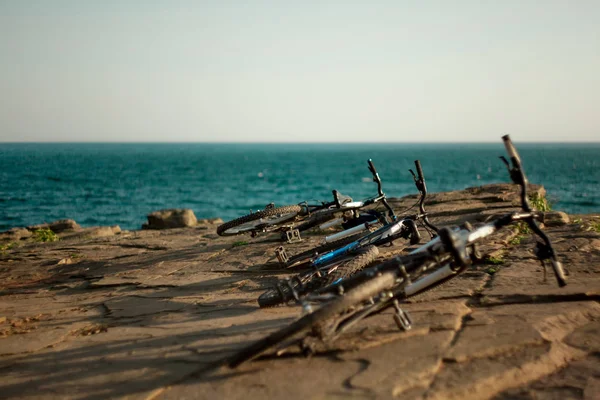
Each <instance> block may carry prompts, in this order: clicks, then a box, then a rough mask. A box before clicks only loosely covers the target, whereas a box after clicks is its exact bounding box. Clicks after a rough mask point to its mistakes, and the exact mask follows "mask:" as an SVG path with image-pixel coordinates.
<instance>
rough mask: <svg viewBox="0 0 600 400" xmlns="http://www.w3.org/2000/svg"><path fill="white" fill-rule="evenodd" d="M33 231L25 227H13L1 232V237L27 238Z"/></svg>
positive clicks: (10, 238) (11, 238)
mask: <svg viewBox="0 0 600 400" xmlns="http://www.w3.org/2000/svg"><path fill="white" fill-rule="evenodd" d="M31 235H32V233H31V232H30V231H29V230H27V229H25V228H12V229H9V230H7V231H6V232H2V233H1V234H0V238H2V239H7V240H21V239H27V238H28V237H30V236H31Z"/></svg>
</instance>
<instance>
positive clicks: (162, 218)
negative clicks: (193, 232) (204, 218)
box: [142, 208, 198, 229]
mask: <svg viewBox="0 0 600 400" xmlns="http://www.w3.org/2000/svg"><path fill="white" fill-rule="evenodd" d="M197 223H198V220H197V219H196V215H194V212H193V211H192V210H190V209H188V208H184V209H169V210H160V211H155V212H153V213H151V214H148V223H147V224H144V225H142V229H171V228H185V227H188V226H196V224H197Z"/></svg>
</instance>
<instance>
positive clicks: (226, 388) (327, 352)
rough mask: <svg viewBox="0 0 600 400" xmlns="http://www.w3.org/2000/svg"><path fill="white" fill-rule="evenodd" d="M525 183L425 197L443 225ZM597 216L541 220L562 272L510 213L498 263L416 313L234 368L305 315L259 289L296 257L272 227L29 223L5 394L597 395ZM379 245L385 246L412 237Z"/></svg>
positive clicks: (0, 374)
mask: <svg viewBox="0 0 600 400" xmlns="http://www.w3.org/2000/svg"><path fill="white" fill-rule="evenodd" d="M514 190H515V189H514V188H513V187H511V186H509V185H490V186H486V187H482V188H472V189H467V190H465V191H459V192H451V193H438V194H433V195H431V196H429V197H428V210H429V211H431V219H432V221H433V222H434V223H436V224H438V225H440V226H444V225H451V224H456V223H459V222H461V221H463V220H471V221H482V220H484V219H485V218H489V217H491V216H493V215H495V214H498V213H503V212H507V211H510V210H512V209H514V208H513V204H517V203H516V201H517V196H516V192H515V191H514ZM538 190H540V191H542V190H543V189H540V188H538ZM415 199H416V196H409V197H405V198H402V199H398V200H395V201H394V202H393V206H394V208H395V209H397V210H402V209H404V208H406V207H407V206H409V205H412V204H413V203H414V202H415ZM598 222H600V219H596V218H595V217H594V216H589V215H588V216H571V221H570V222H569V223H567V224H563V225H561V226H557V227H546V228H545V229H546V231H547V233H548V234H549V235H550V237H551V239H552V241H553V243H554V244H555V245H556V249H557V251H558V252H559V254H560V258H561V260H562V261H563V262H564V265H565V266H566V267H567V268H568V270H569V272H570V276H569V284H568V286H567V287H565V288H558V287H557V285H556V283H555V280H554V276H553V274H552V273H551V270H549V271H548V277H547V280H546V281H544V274H543V270H542V268H541V267H540V264H539V263H538V262H537V260H536V259H535V258H534V256H533V253H532V249H533V247H534V243H535V242H534V239H533V238H532V237H531V236H530V235H521V234H520V233H518V232H517V231H516V230H515V229H507V230H505V231H503V232H502V233H501V234H499V235H497V236H495V237H494V239H493V240H491V241H489V242H486V245H485V246H483V248H482V250H484V251H486V252H492V255H493V257H492V258H491V259H490V262H492V261H494V260H495V262H497V263H499V264H495V265H492V264H481V265H477V266H474V267H473V268H472V269H470V270H469V271H467V272H466V273H464V274H463V275H462V276H461V277H459V278H457V279H455V280H453V281H451V282H449V283H448V284H447V285H445V286H442V287H440V288H439V289H437V290H434V291H430V292H427V293H425V294H423V295H421V296H420V297H417V298H415V299H413V300H412V301H411V302H409V303H407V304H406V305H405V308H406V309H407V310H408V311H409V312H410V313H411V315H412V317H413V319H414V324H415V325H414V328H413V329H412V330H411V331H409V332H400V331H399V330H398V329H397V328H396V326H395V324H394V322H393V320H392V318H391V314H390V313H389V312H387V313H383V314H381V315H378V316H376V317H373V318H370V319H368V320H365V321H363V322H362V323H360V324H358V326H356V328H355V329H354V330H352V331H350V332H348V333H346V334H345V335H344V336H343V337H342V338H340V339H339V340H337V341H335V342H334V343H331V344H327V345H324V346H323V348H322V351H320V352H319V353H318V354H317V355H315V356H313V357H311V358H304V357H303V356H301V355H298V354H295V353H294V352H291V353H289V354H287V355H284V356H281V357H276V356H274V355H267V356H266V357H263V358H261V359H259V360H255V361H252V362H249V363H246V364H244V365H242V366H241V367H239V368H238V369H235V370H232V369H228V368H226V367H214V366H215V363H218V361H219V360H223V359H224V358H226V357H228V356H231V355H232V354H233V353H234V352H235V351H236V350H237V349H240V348H241V347H242V346H245V345H247V344H248V343H251V342H252V341H254V340H256V339H259V338H261V337H263V336H264V335H266V334H267V333H269V332H271V331H273V330H274V329H277V328H279V327H282V326H285V325H286V324H288V323H289V322H290V321H293V320H294V319H295V318H297V317H298V316H299V315H300V310H299V308H298V307H294V306H284V307H276V308H271V309H260V308H259V307H258V305H257V303H256V298H257V297H258V296H259V295H260V294H261V293H262V292H263V291H264V290H265V289H267V288H268V287H269V285H271V284H273V283H274V282H275V281H276V280H277V279H279V278H282V277H284V276H290V275H291V273H292V272H293V271H289V270H282V269H281V268H280V267H279V266H277V264H276V263H275V262H274V250H275V248H276V247H277V246H279V245H280V243H279V242H278V241H277V236H276V235H270V236H268V235H267V236H260V237H257V238H250V237H249V236H238V237H233V238H221V237H219V236H217V235H216V233H215V230H216V226H214V225H210V224H204V225H199V226H198V227H195V228H188V229H172V230H162V231H131V232H122V233H120V234H118V235H114V236H108V237H93V235H86V234H85V231H84V232H83V233H81V232H75V233H65V234H61V235H60V236H61V240H60V241H57V242H51V243H50V242H47V243H35V242H32V241H31V239H27V240H21V241H19V242H18V243H17V244H16V245H14V244H13V246H14V247H12V248H10V249H6V250H4V251H3V252H2V253H1V254H0V397H1V398H36V399H37V398H61V399H63V398H78V399H95V398H107V397H127V398H144V399H150V398H152V399H154V398H161V399H180V398H207V399H216V398H227V399H238V398H239V399H263V398H285V399H288V400H291V399H331V398H352V399H363V398H365V399H371V398H385V399H388V398H392V397H397V398H400V399H420V398H425V399H481V398H493V399H508V398H511V399H513V398H517V399H567V398H576V399H600V304H598V300H599V299H600V263H599V262H600V234H599V233H597V232H596V231H595V230H594V229H592V227H593V226H597V225H595V224H598ZM423 234H424V235H425V232H423ZM320 240H322V236H320V235H316V234H314V235H310V236H306V237H305V239H304V241H303V242H301V243H298V244H294V245H286V249H287V251H288V252H289V253H291V254H294V253H297V252H300V251H303V250H306V249H309V248H312V247H314V246H316V245H317V244H318V243H319V241H320ZM380 250H381V254H380V259H381V260H384V259H386V258H389V257H390V256H391V255H393V254H400V253H401V252H402V251H403V250H405V249H404V248H403V243H402V241H398V242H397V243H395V245H394V246H391V247H383V248H381V249H380Z"/></svg>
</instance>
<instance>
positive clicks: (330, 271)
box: [258, 160, 438, 307]
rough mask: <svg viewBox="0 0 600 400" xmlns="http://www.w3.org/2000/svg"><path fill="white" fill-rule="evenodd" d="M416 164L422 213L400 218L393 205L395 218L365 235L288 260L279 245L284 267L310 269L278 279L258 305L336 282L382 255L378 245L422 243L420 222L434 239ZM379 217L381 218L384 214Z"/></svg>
mask: <svg viewBox="0 0 600 400" xmlns="http://www.w3.org/2000/svg"><path fill="white" fill-rule="evenodd" d="M415 167H416V170H417V174H418V176H417V175H415V173H414V172H413V171H412V170H409V171H410V173H411V174H412V175H413V178H414V181H415V186H416V187H417V190H418V191H419V193H420V194H421V196H420V198H419V200H418V204H419V213H417V214H414V215H408V216H406V217H404V218H402V219H398V218H397V217H396V215H395V214H394V211H393V210H392V209H391V207H390V208H389V212H390V214H392V215H393V217H392V219H393V221H392V222H389V223H386V222H387V221H385V220H383V221H382V222H384V225H383V226H382V227H380V228H379V229H377V230H376V231H374V232H371V233H368V234H366V235H364V234H363V235H362V236H361V237H358V238H354V236H351V237H349V239H352V240H351V241H350V242H349V243H340V241H337V242H333V243H329V244H325V245H323V246H321V247H319V248H317V249H313V250H312V253H311V251H307V252H304V253H302V254H299V255H297V256H295V257H293V258H290V259H289V260H285V258H284V256H282V255H281V249H282V248H281V247H280V248H279V249H278V253H277V255H278V258H279V259H280V261H284V265H285V266H287V267H291V266H298V265H301V264H306V267H307V268H308V270H307V271H305V272H302V273H300V274H299V275H297V276H295V277H293V278H292V279H286V280H281V281H279V282H278V283H277V284H276V285H275V287H274V288H272V289H269V290H267V291H266V292H265V293H263V294H262V295H261V296H260V297H259V298H258V304H259V305H260V306H261V307H271V306H275V305H278V304H282V303H287V302H289V301H292V300H295V301H299V300H300V299H301V298H302V297H303V296H305V295H307V294H308V293H310V292H312V291H314V290H316V289H318V288H320V287H325V286H329V285H335V284H337V283H339V282H340V281H341V280H342V279H344V278H346V277H348V276H351V275H353V274H355V273H356V272H357V271H360V270H361V269H363V268H364V267H366V266H367V265H369V264H371V263H373V261H375V259H376V258H377V256H378V255H379V250H378V246H383V245H386V244H391V243H392V242H393V241H394V240H396V239H400V238H402V239H407V240H410V243H411V244H412V245H414V244H417V243H419V242H420V240H421V235H420V233H419V229H418V227H417V224H418V223H421V225H422V226H423V228H424V229H425V230H427V231H428V232H429V234H430V236H431V238H433V237H434V233H433V232H437V231H438V228H437V227H435V226H434V225H433V224H431V222H430V221H429V219H428V217H427V213H426V212H425V206H424V203H425V198H426V197H427V186H426V184H425V177H424V175H423V169H422V168H421V163H420V162H419V160H416V161H415ZM388 207H389V205H388ZM379 217H380V218H381V215H380V216H379ZM365 224H367V222H365ZM356 228H358V227H355V228H350V229H348V230H347V231H348V232H350V231H353V230H355V229H356ZM341 234H343V233H341ZM336 244H337V248H334V249H330V250H329V251H325V252H324V251H323V248H325V246H328V245H329V246H330V245H336ZM282 258H283V259H282ZM286 261H287V262H286Z"/></svg>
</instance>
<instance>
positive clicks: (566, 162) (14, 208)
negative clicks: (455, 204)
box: [0, 140, 600, 230]
mask: <svg viewBox="0 0 600 400" xmlns="http://www.w3.org/2000/svg"><path fill="white" fill-rule="evenodd" d="M516 144H517V147H518V150H519V152H520V153H521V157H522V159H523V163H524V167H525V170H526V172H527V175H528V177H529V180H530V181H531V182H532V183H540V184H543V185H544V186H545V187H546V189H547V192H548V197H549V199H550V200H551V202H552V203H553V208H554V209H557V210H564V211H566V212H569V213H595V212H599V211H600V168H599V167H600V143H586V144H581V143H578V144H556V143H553V144H539V143H536V144H533V143H518V142H517V143H516ZM503 154H504V147H503V145H502V142H501V140H498V143H486V144H481V143H479V144H464V143H461V144H458V143H456V144H448V143H444V144H416V143H410V144H406V143H387V144H364V143H363V144H358V143H357V144H334V143H329V144H284V143H276V144H275V143H273V144H266V143H256V144H233V143H227V144H218V143H215V144H212V143H211V144H209V143H169V144H166V143H126V144H116V143H44V144H42V143H3V144H0V230H6V229H9V228H12V227H17V226H28V225H34V224H38V223H42V222H51V221H55V220H58V219H64V218H72V219H74V220H76V221H77V222H78V223H79V224H81V225H82V226H97V225H120V226H121V228H123V229H139V228H140V227H141V225H142V223H144V222H145V221H146V215H147V214H148V213H150V212H152V211H156V210H159V209H164V208H191V209H192V210H194V212H195V214H196V216H197V217H198V218H212V217H221V218H223V219H224V220H228V219H232V218H235V217H238V216H241V215H243V214H245V213H247V212H248V211H249V210H251V209H252V210H257V209H260V208H263V207H264V206H265V205H266V204H268V203H270V202H274V203H275V204H276V205H286V204H296V203H298V202H301V201H304V200H324V201H325V200H326V201H329V200H330V198H331V190H332V189H338V190H339V191H340V192H342V193H344V194H347V195H350V196H352V197H353V198H355V199H361V198H365V197H368V196H371V195H374V194H375V191H376V186H375V184H374V183H373V182H372V181H371V179H370V173H369V171H368V169H367V163H366V160H367V159H369V158H372V159H373V161H374V163H375V166H376V167H377V169H378V172H379V174H380V175H381V178H382V180H383V185H384V190H385V192H386V193H387V194H388V195H389V196H391V197H400V196H404V195H406V194H410V193H415V187H414V184H413V182H412V178H411V176H410V174H409V172H408V169H409V168H413V166H414V164H413V161H414V160H415V159H420V160H421V163H422V165H423V169H424V173H425V177H426V180H427V184H428V188H429V190H430V192H439V191H448V190H458V189H464V188H467V187H470V186H479V185H483V184H487V183H498V182H508V181H509V179H508V175H507V172H506V169H505V168H504V166H503V164H502V163H501V162H500V160H499V159H498V156H499V155H503Z"/></svg>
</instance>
